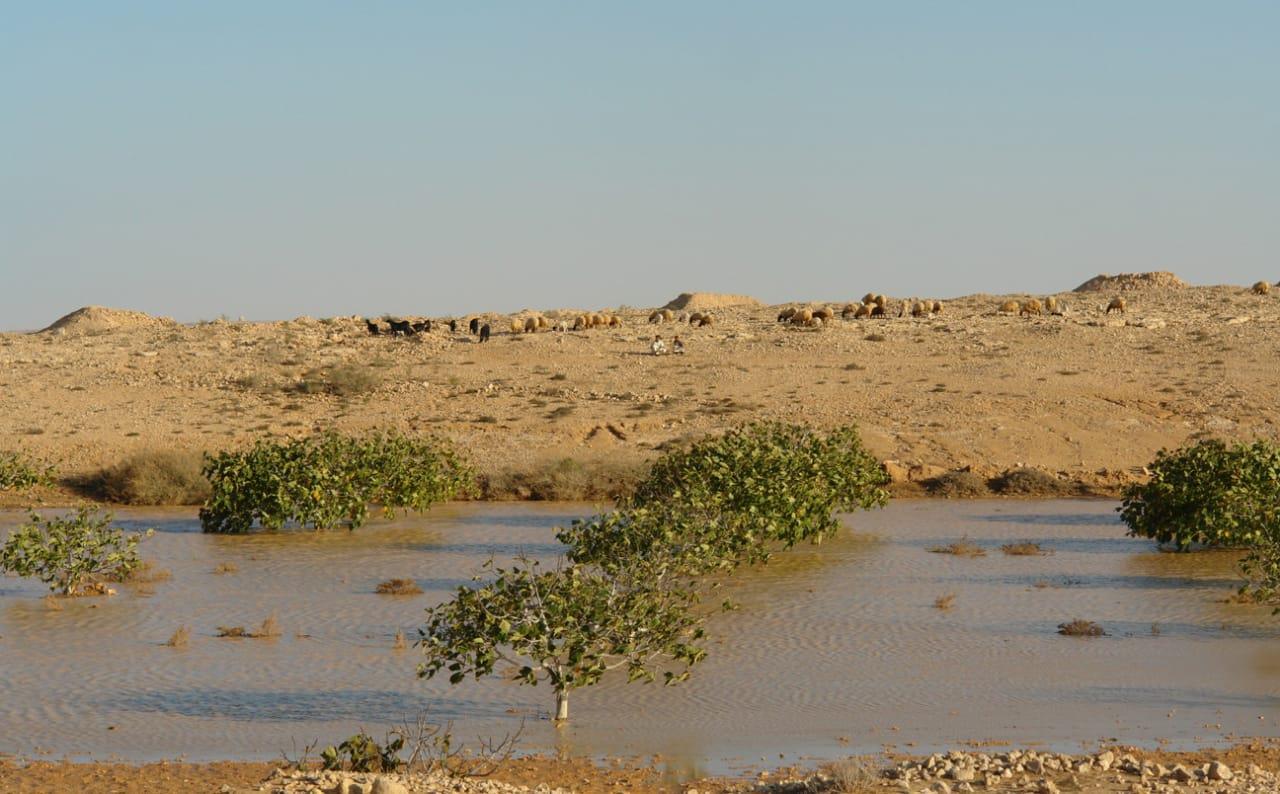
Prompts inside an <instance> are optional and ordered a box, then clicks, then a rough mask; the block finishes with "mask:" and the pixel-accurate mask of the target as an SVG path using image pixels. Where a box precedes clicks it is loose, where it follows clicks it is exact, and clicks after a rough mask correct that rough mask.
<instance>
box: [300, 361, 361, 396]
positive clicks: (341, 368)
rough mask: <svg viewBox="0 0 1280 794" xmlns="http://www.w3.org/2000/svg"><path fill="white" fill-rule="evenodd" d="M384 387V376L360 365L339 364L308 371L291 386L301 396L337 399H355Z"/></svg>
mask: <svg viewBox="0 0 1280 794" xmlns="http://www.w3.org/2000/svg"><path fill="white" fill-rule="evenodd" d="M381 385H382V376H380V375H378V374H377V373H376V372H374V371H373V370H370V369H369V368H368V367H362V366H359V365H358V364H338V365H337V366H333V367H321V368H317V369H312V370H308V371H307V373H306V374H305V375H303V376H302V379H301V380H299V381H298V382H297V383H295V384H293V385H292V386H291V389H292V390H293V391H295V392H297V393H299V394H332V395H334V396H337V397H353V396H355V395H357V394H365V393H367V392H371V391H374V390H376V389H377V388H378V387H379V386H381Z"/></svg>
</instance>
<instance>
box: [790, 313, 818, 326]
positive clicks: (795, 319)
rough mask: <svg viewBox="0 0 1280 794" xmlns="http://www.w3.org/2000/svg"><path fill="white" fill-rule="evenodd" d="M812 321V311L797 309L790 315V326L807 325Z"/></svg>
mask: <svg viewBox="0 0 1280 794" xmlns="http://www.w3.org/2000/svg"><path fill="white" fill-rule="evenodd" d="M812 319H813V310H812V309H797V310H796V313H795V314H793V315H791V324H792V325H808V324H809V321H810V320H812Z"/></svg>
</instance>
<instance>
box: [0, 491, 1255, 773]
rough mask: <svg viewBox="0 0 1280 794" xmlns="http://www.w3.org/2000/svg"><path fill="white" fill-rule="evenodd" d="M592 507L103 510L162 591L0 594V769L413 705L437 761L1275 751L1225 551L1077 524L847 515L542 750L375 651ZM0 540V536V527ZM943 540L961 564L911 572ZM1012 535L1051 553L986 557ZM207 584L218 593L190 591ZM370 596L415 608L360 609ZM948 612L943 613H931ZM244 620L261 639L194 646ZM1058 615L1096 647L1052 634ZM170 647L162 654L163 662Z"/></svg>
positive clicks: (535, 549) (279, 743) (533, 724)
mask: <svg viewBox="0 0 1280 794" xmlns="http://www.w3.org/2000/svg"><path fill="white" fill-rule="evenodd" d="M591 511H592V508H590V507H588V506H585V505H582V506H579V505H528V504H492V505H483V504H468V505H449V506H445V507H442V508H439V509H437V510H434V511H432V512H431V513H430V514H428V515H426V516H420V517H413V518H401V519H397V520H395V521H390V522H375V523H374V524H373V525H370V526H367V527H365V528H362V529H360V530H358V531H356V532H344V531H338V532H328V533H310V532H286V533H274V534H258V535H251V536H244V537H227V536H208V535H203V534H201V533H200V532H199V531H198V530H199V527H198V524H197V522H196V519H195V516H194V515H193V514H192V513H191V512H190V511H147V512H143V511H136V512H135V511H130V512H128V513H126V514H122V515H121V518H122V519H124V520H127V521H128V522H130V526H132V527H135V528H143V527H146V526H157V527H158V528H159V529H160V532H158V533H157V534H156V535H155V536H154V537H152V538H151V539H150V540H148V541H147V542H146V543H145V544H144V549H145V555H144V556H146V557H148V558H150V559H153V560H154V561H155V562H156V564H157V565H158V566H159V567H162V568H166V569H168V570H170V571H172V573H173V578H172V579H171V580H169V581H165V582H160V583H158V584H156V585H154V594H151V595H148V594H147V593H146V592H145V591H143V592H136V591H131V590H129V589H125V591H124V592H122V594H121V595H119V596H116V597H114V598H110V599H78V600H73V601H67V602H64V604H63V608H62V609H61V610H51V609H49V608H48V606H47V605H46V604H45V603H44V601H43V600H42V599H41V598H40V596H41V595H43V591H42V589H41V586H40V585H39V584H38V583H36V582H33V581H29V580H19V579H13V578H7V579H0V724H3V725H4V728H5V730H4V731H3V732H0V752H11V753H24V754H25V753H31V752H32V751H34V750H35V749H36V748H45V749H46V750H47V751H51V752H53V753H55V754H56V755H59V756H61V755H63V754H69V755H73V756H85V755H94V756H98V757H101V756H105V755H117V756H120V757H124V758H129V759H153V758H162V757H174V756H178V755H185V756H187V757H188V758H191V759H205V758H228V757H231V758H270V757H276V756H278V753H279V750H280V749H281V748H288V747H290V746H292V742H294V741H297V743H298V745H299V746H301V745H303V744H306V743H309V742H310V741H312V740H316V739H318V740H320V741H321V743H324V744H328V743H334V742H337V741H340V740H341V739H342V738H345V737H346V736H347V735H349V734H351V733H353V732H355V731H356V730H357V729H359V728H361V727H363V728H365V729H368V730H370V731H371V732H373V733H374V734H375V735H376V734H379V733H380V732H381V731H383V730H385V729H386V728H387V727H390V726H391V725H393V724H395V723H399V722H401V721H404V720H406V719H412V718H413V717H414V715H416V714H417V713H418V712H420V711H423V710H429V711H430V712H431V713H432V714H433V715H434V716H435V717H436V718H437V719H440V720H453V721H454V723H455V731H456V733H457V735H458V738H459V739H462V740H467V741H471V740H474V738H475V737H477V736H490V735H493V736H501V735H503V734H506V733H509V732H512V731H514V730H516V729H517V728H519V725H520V723H521V721H522V720H524V719H527V720H528V722H527V725H526V727H525V730H524V734H523V738H522V742H521V747H522V749H524V750H543V751H556V750H562V751H572V752H578V753H590V754H596V755H650V754H654V753H658V754H661V755H662V756H663V757H664V758H665V759H667V763H668V764H669V765H670V766H671V768H672V770H673V773H676V774H679V773H684V772H693V771H697V772H719V771H725V770H726V769H728V768H730V767H734V766H738V765H741V764H742V763H744V762H752V761H756V760H758V758H759V757H760V756H761V755H765V756H767V757H769V758H770V759H772V760H775V761H776V760H777V758H778V756H777V754H778V753H785V754H787V758H788V759H789V760H791V759H794V758H795V757H796V756H797V755H798V754H805V755H808V756H818V757H822V756H843V755H847V754H848V753H851V752H865V751H874V750H878V749H880V748H881V746H883V745H884V744H896V745H897V746H899V747H905V746H906V744H907V743H908V742H912V743H914V745H913V747H914V749H917V750H927V749H931V748H936V747H941V746H951V745H954V744H955V743H956V742H959V741H965V740H995V741H999V740H1008V741H1013V742H1031V741H1036V742H1044V743H1045V744H1047V745H1049V746H1055V747H1060V748H1062V749H1069V750H1071V749H1077V748H1078V747H1079V742H1081V741H1094V740H1099V739H1103V738H1111V737H1114V738H1115V739H1118V740H1120V741H1124V742H1133V743H1148V744H1149V743H1152V742H1154V741H1155V740H1156V739H1169V740H1171V741H1172V742H1173V743H1174V744H1183V745H1187V744H1195V743H1198V742H1210V741H1213V740H1215V739H1220V738H1221V737H1222V736H1223V735H1224V734H1226V733H1236V734H1240V735H1258V734H1265V733H1268V732H1271V731H1274V730H1275V729H1274V728H1273V727H1272V722H1273V717H1274V715H1275V714H1276V713H1277V711H1278V710H1280V709H1277V707H1278V706H1280V644H1277V642H1276V640H1277V639H1278V638H1280V619H1277V618H1273V617H1272V616H1271V615H1270V611H1269V610H1268V609H1267V608H1265V607H1256V606H1241V605H1235V604H1228V603H1225V602H1224V599H1225V598H1226V597H1227V596H1229V595H1230V594H1231V592H1232V591H1233V589H1234V588H1235V587H1236V585H1237V581H1238V580H1237V575H1236V570H1235V566H1236V564H1237V560H1238V555H1235V554H1230V553H1219V552H1213V553H1203V554H1195V555H1178V554H1166V553H1161V552H1159V551H1157V550H1156V549H1155V547H1154V546H1153V545H1152V544H1150V543H1148V542H1144V541H1139V540H1135V539H1132V538H1126V537H1125V536H1124V533H1123V527H1122V525H1120V524H1119V523H1118V520H1117V518H1116V515H1115V512H1114V506H1113V505H1111V504H1108V503H1101V502H1080V501H1076V502H1072V501H1062V502H1008V503H992V502H978V503H968V504H967V503H955V502H934V501H929V502H910V501H908V502H899V503H895V504H893V505H892V506H890V507H889V508H888V509H886V510H883V511H879V512H875V513H869V514H860V515H858V516H856V517H854V518H853V519H851V520H850V522H849V523H850V526H851V527H853V528H855V529H856V531H855V530H853V529H851V530H848V531H846V532H844V533H842V534H841V536H840V537H837V538H835V539H833V540H832V541H830V542H827V543H824V544H823V545H821V546H816V547H803V548H799V549H796V550H793V551H791V552H786V553H782V554H779V555H777V557H776V558H775V559H774V561H773V563H772V564H771V565H769V566H768V567H767V568H765V569H762V570H755V571H748V572H743V573H741V574H739V575H737V576H736V577H734V578H733V579H732V580H731V581H730V582H729V584H728V586H727V589H728V590H729V593H728V595H729V596H731V597H732V598H733V599H734V600H735V601H737V602H739V603H740V604H741V605H742V608H741V609H740V610H739V611H737V612H733V613H729V614H724V615H717V616H715V617H713V619H712V622H711V625H710V634H711V641H710V656H709V658H708V659H707V661H706V662H705V663H704V664H703V665H701V666H700V667H699V668H697V669H696V670H695V672H694V676H693V679H692V680H690V681H689V682H688V683H687V684H685V685H682V686H680V687H674V688H663V687H660V686H645V685H638V684H633V685H625V684H624V683H623V682H622V681H621V680H619V679H610V680H606V682H605V683H604V684H602V685H600V686H597V687H594V688H591V689H588V690H581V691H579V692H576V693H575V694H574V697H573V710H574V713H573V723H572V725H571V726H569V727H568V728H565V729H562V730H555V729H553V728H552V727H551V726H550V724H549V723H548V722H547V720H546V716H547V708H548V706H549V701H550V692H549V691H548V690H547V689H546V688H545V687H537V688H529V687H519V686H516V685H514V684H511V683H509V682H504V681H498V680H492V681H484V682H474V681H467V682H464V683H463V684H461V685H459V686H456V687H450V686H449V685H448V684H447V682H446V681H445V680H443V679H441V680H433V681H421V680H419V679H417V678H416V676H415V675H414V669H415V665H416V663H417V659H418V657H417V654H416V652H415V651H414V650H413V649H412V648H410V649H408V650H395V649H394V648H393V638H394V636H395V634H396V632H397V631H403V632H404V633H405V634H406V635H407V636H408V637H409V638H410V640H411V641H412V639H413V638H414V637H415V636H416V632H415V629H416V626H417V625H418V624H420V622H421V620H422V610H423V609H424V608H425V607H426V606H428V605H429V604H431V603H434V602H437V601H439V600H441V599H443V598H446V597H448V594H449V592H450V591H451V590H452V589H453V588H455V587H456V586H458V585H459V584H464V583H466V582H468V581H469V580H470V578H471V576H472V575H474V574H476V573H478V572H479V571H480V566H481V565H482V564H483V562H484V561H485V560H486V559H488V558H489V557H490V556H494V557H497V558H498V559H500V560H504V559H509V558H511V557H513V556H516V555H521V554H524V555H529V556H532V557H535V558H539V559H548V558H551V557H553V556H554V555H555V554H556V553H557V551H558V549H559V546H558V545H557V543H556V542H555V539H554V531H555V527H556V526H562V525H565V524H567V523H568V522H570V521H571V520H573V518H575V517H579V516H583V515H586V514H588V513H590V512H591ZM20 519H21V516H20V515H18V514H16V513H10V514H4V515H0V527H4V528H7V527H11V526H13V525H14V524H15V523H16V522H17V521H19V520H20ZM0 532H3V530H2V529H0ZM961 537H967V538H968V539H969V540H970V541H971V542H974V543H977V544H978V545H980V546H982V547H983V548H984V549H986V551H987V556H985V557H980V558H973V559H970V558H960V557H953V556H949V555H941V554H932V553H929V552H928V549H929V548H931V547H934V546H938V545H943V544H946V543H950V542H952V541H954V540H958V539H960V538H961ZM1013 541H1032V542H1036V543H1039V544H1041V546H1042V547H1043V548H1044V549H1045V550H1046V551H1048V552H1050V553H1049V554H1046V555H1044V556H1035V557H1009V556H1005V555H1004V554H1002V553H1001V551H1000V546H1001V545H1002V544H1004V543H1009V542H1013ZM222 563H233V564H234V565H235V566H236V569H237V572H236V573H233V574H225V575H219V574H216V573H214V569H215V568H216V567H217V566H218V565H219V564H222ZM392 577H410V578H413V579H414V580H416V581H417V583H418V584H419V586H420V587H422V588H423V590H424V591H425V592H424V594H423V595H421V596H417V597H408V598H405V597H384V596H378V595H375V594H374V588H375V587H376V585H377V583H378V582H380V581H382V580H385V579H389V578H392ZM951 593H954V594H955V602H954V606H953V608H951V609H950V610H947V611H940V610H938V609H935V608H934V607H933V602H934V599H935V598H937V597H938V596H940V595H944V594H951ZM271 614H274V615H275V616H276V617H277V619H278V620H279V622H280V625H281V627H282V629H283V631H284V634H283V636H281V637H280V638H278V639H276V640H270V641H261V640H228V639H219V638H217V637H215V636H214V634H215V632H216V629H217V627H218V626H232V625H244V626H254V625H257V624H258V623H260V622H261V621H262V620H263V619H264V618H266V617H267V616H268V615H271ZM1073 618H1085V619H1089V620H1094V621H1097V622H1098V623H1100V624H1102V625H1103V626H1104V627H1105V628H1106V630H1107V631H1108V633H1109V634H1110V636H1108V637H1102V638H1097V639H1092V640H1088V639H1078V638H1065V637H1061V636H1058V635H1057V633H1056V627H1057V625H1058V624H1059V623H1062V622H1064V621H1067V620H1071V619H1073ZM181 625H186V626H188V627H190V628H191V632H192V638H191V642H190V645H189V647H187V648H185V649H180V650H179V649H173V648H168V647H165V646H164V642H165V640H166V639H167V638H168V637H169V635H170V634H171V633H172V632H173V631H174V629H176V628H177V627H178V626H181ZM1259 716H1266V717H1267V719H1266V720H1262V721H1260V720H1259V719H1258V717H1259ZM1206 725H1215V726H1216V725H1221V726H1222V727H1221V729H1217V728H1213V729H1212V730H1210V729H1208V728H1206V727H1205V726H1206Z"/></svg>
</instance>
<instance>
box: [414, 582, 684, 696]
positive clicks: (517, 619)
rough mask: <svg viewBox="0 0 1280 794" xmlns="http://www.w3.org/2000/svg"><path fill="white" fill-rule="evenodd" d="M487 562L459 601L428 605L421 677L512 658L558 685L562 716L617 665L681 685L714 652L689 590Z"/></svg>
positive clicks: (465, 671) (528, 674)
mask: <svg viewBox="0 0 1280 794" xmlns="http://www.w3.org/2000/svg"><path fill="white" fill-rule="evenodd" d="M486 567H487V568H490V569H491V570H492V578H491V579H489V580H487V581H483V582H481V583H479V584H478V585H476V586H474V587H468V586H462V587H459V588H458V590H457V592H456V593H455V594H454V598H453V600H452V601H448V602H445V603H443V604H440V605H439V606H436V607H433V608H431V609H429V610H427V626H426V628H425V629H422V630H420V631H419V634H420V635H421V638H420V639H419V641H418V643H417V644H418V645H419V646H421V647H422V649H423V652H424V653H425V654H426V657H427V660H426V661H425V662H423V663H422V664H420V665H419V667H418V675H419V676H422V677H426V678H431V677H432V676H435V675H436V674H437V673H440V672H441V671H445V670H447V671H448V672H449V681H450V683H454V684H456V683H458V682H460V681H462V680H463V679H464V678H465V677H466V676H468V675H472V676H474V677H475V678H477V679H478V678H481V677H483V676H487V675H490V674H491V673H493V672H494V670H495V669H496V668H497V667H498V666H499V665H502V666H504V667H505V668H506V669H507V671H508V672H509V673H510V674H511V675H513V676H514V678H515V680H517V681H519V682H520V683H522V684H530V685H537V684H538V683H540V682H546V683H547V684H549V685H550V686H551V688H552V691H553V692H554V693H555V702H556V711H555V715H556V716H555V719H556V720H557V721H562V720H567V719H568V718H569V693H570V692H571V691H572V690H574V689H577V688H578V687H584V686H591V685H592V684H595V683H597V682H598V681H599V680H600V678H601V677H602V676H603V675H604V674H605V673H606V672H608V671H610V670H615V669H625V670H626V671H627V678H628V680H629V681H636V680H641V681H653V680H655V678H657V677H658V676H659V675H661V677H662V679H663V680H664V681H665V682H666V683H667V684H674V683H677V682H679V681H683V680H685V679H686V678H687V677H688V675H689V668H691V667H692V666H693V665H694V664H696V663H698V662H699V661H701V660H702V658H703V657H704V656H705V653H706V652H705V650H704V649H703V648H701V647H700V646H698V645H697V644H696V643H697V642H698V641H699V640H700V639H701V638H702V636H703V630H702V626H701V623H702V619H701V618H700V617H698V616H697V615H695V613H694V611H693V609H692V607H693V602H694V601H695V595H694V593H692V592H691V591H689V590H687V589H681V588H678V587H672V586H667V585H665V584H655V583H653V582H651V581H642V580H639V579H636V578H634V577H630V576H626V575H619V574H606V573H604V572H602V571H600V570H598V569H593V568H591V567H588V566H581V565H567V566H565V567H561V568H555V569H550V570H544V569H543V568H541V566H539V564H538V563H537V562H530V561H528V560H520V561H519V563H518V564H517V565H514V566H512V567H510V568H501V567H497V566H496V565H494V564H493V563H492V562H491V563H490V564H489V565H487V566H486ZM673 666H674V667H675V668H676V669H671V667H673Z"/></svg>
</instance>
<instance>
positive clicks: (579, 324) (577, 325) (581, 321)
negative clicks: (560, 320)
mask: <svg viewBox="0 0 1280 794" xmlns="http://www.w3.org/2000/svg"><path fill="white" fill-rule="evenodd" d="M586 327H587V318H586V317H585V316H584V315H581V314H579V315H578V316H577V317H574V318H573V330H575V331H581V330H583V329H584V328H586Z"/></svg>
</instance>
